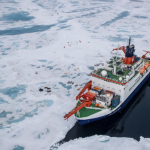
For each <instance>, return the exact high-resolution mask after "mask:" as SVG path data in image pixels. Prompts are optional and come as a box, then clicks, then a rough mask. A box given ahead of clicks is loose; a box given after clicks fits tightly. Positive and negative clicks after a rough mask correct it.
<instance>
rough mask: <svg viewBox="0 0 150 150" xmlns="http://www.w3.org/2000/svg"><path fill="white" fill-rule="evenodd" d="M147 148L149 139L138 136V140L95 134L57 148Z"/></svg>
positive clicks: (95, 149)
mask: <svg viewBox="0 0 150 150" xmlns="http://www.w3.org/2000/svg"><path fill="white" fill-rule="evenodd" d="M91 149H94V150H149V149H150V139H147V138H143V137H140V141H139V142H138V141H136V140H134V139H132V138H125V137H121V138H117V137H109V136H102V135H99V136H98V135H95V136H91V137H88V138H79V139H75V140H71V141H69V142H67V143H65V144H63V145H61V146H60V147H59V148H58V150H91Z"/></svg>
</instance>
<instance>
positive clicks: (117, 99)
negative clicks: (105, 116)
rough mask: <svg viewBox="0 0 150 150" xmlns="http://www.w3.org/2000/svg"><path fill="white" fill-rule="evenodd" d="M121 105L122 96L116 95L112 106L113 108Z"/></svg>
mask: <svg viewBox="0 0 150 150" xmlns="http://www.w3.org/2000/svg"><path fill="white" fill-rule="evenodd" d="M119 103H120V96H119V95H116V96H115V97H114V98H113V99H112V102H111V104H112V106H113V107H116V106H117V105H118V104H119Z"/></svg>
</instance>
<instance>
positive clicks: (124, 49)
mask: <svg viewBox="0 0 150 150" xmlns="http://www.w3.org/2000/svg"><path fill="white" fill-rule="evenodd" d="M114 50H122V51H123V52H124V53H126V48H125V46H122V47H119V48H114V49H113V50H112V51H114Z"/></svg>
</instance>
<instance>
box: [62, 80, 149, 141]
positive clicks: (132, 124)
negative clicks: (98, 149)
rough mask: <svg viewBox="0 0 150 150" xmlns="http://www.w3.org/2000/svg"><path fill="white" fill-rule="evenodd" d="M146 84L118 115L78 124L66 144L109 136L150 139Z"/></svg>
mask: <svg viewBox="0 0 150 150" xmlns="http://www.w3.org/2000/svg"><path fill="white" fill-rule="evenodd" d="M148 85H149V82H147V83H145V84H144V85H143V87H142V88H141V89H140V90H139V91H138V93H137V94H136V95H135V96H134V97H133V98H132V100H131V101H130V102H129V103H128V104H127V106H126V107H125V108H124V109H123V110H122V111H121V112H118V113H117V114H114V115H112V116H110V117H107V118H105V119H102V120H99V121H97V122H93V123H91V124H87V125H84V126H80V125H79V124H78V123H76V124H75V126H74V127H73V128H72V129H71V130H70V131H69V132H68V133H67V135H66V137H65V139H63V141H64V142H67V141H69V140H73V139H75V138H79V137H83V138H84V137H87V136H92V135H95V134H97V135H109V136H111V137H113V136H115V137H131V138H134V139H136V140H139V138H140V136H143V137H145V138H147V137H150V116H149V115H150V87H149V86H148Z"/></svg>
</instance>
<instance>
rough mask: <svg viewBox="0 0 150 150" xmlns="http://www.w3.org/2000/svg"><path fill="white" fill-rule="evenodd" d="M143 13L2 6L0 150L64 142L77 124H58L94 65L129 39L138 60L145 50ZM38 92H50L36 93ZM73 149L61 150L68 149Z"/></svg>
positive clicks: (101, 3)
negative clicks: (134, 47) (134, 48)
mask: <svg viewBox="0 0 150 150" xmlns="http://www.w3.org/2000/svg"><path fill="white" fill-rule="evenodd" d="M149 8H150V2H149V1H148V0H124V1H119V0H82V1H79V0H76V1H73V0H68V1H66V0H51V1H50V0H44V1H43V0H33V1H30V0H26V1H21V0H5V1H4V0H0V12H1V13H0V72H1V74H0V149H2V150H33V149H36V150H47V149H49V148H50V147H51V146H52V145H53V144H54V143H56V142H58V141H60V140H62V139H63V138H64V137H65V134H66V133H67V132H68V130H69V129H70V128H72V127H73V125H74V124H75V122H76V120H75V118H74V116H72V117H71V118H69V120H68V121H66V120H64V118H63V116H64V114H65V113H67V112H68V111H70V110H71V109H72V108H73V107H74V106H75V103H76V101H75V96H76V95H77V93H78V92H79V91H78V90H77V89H78V88H79V87H83V86H84V85H85V84H86V82H88V81H89V80H90V75H89V74H90V72H91V70H92V69H93V66H94V64H97V63H99V62H102V61H106V58H105V57H104V56H107V57H109V54H108V53H109V52H110V51H111V50H112V49H113V48H116V47H118V43H119V45H121V46H122V45H126V41H127V39H128V37H129V36H131V37H132V40H133V43H134V44H135V45H136V53H137V55H139V56H142V54H143V52H142V50H149V49H148V48H149V47H150V36H149V32H148V31H149V26H150V23H149V21H150V18H149V12H150V10H149ZM119 53H120V54H122V52H121V51H120V52H119ZM68 81H72V82H74V83H73V84H68ZM75 85H78V86H75ZM44 87H50V88H51V92H50V93H49V92H47V91H46V90H44V91H42V92H40V91H39V89H40V88H43V89H44ZM91 139H92V140H91ZM80 140H81V141H80ZM80 140H79V142H81V143H82V144H84V146H86V147H88V145H87V143H89V142H87V141H86V140H89V141H90V140H91V142H92V141H93V142H95V146H96V148H97V146H99V145H102V146H103V149H109V148H111V146H110V145H111V143H115V141H119V142H120V143H125V145H123V144H122V147H120V149H125V148H126V149H127V147H125V146H127V145H128V142H129V144H131V148H132V146H133V145H135V149H136V148H137V149H146V148H147V149H148V148H149V144H150V142H149V139H144V138H142V137H141V139H140V141H139V142H138V141H135V140H134V139H132V140H131V139H128V138H115V137H114V138H112V137H105V136H104V139H103V138H102V137H99V136H93V137H89V138H87V139H80ZM101 140H104V141H105V142H102V141H101ZM76 141H78V140H75V141H71V142H69V147H67V144H68V143H66V144H64V145H62V147H60V149H67V148H68V149H69V148H70V149H73V148H75V147H73V145H74V144H73V143H76ZM82 144H81V146H83V145H82ZM89 144H90V143H89ZM65 145H66V147H65ZM105 145H106V147H105ZM84 146H83V148H84V149H86V147H84ZM115 146H116V147H117V148H118V146H117V145H115V144H114V145H113V147H114V149H115V148H116V147H115ZM76 147H78V149H82V147H80V145H77V144H76ZM96 148H95V149H96Z"/></svg>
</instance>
